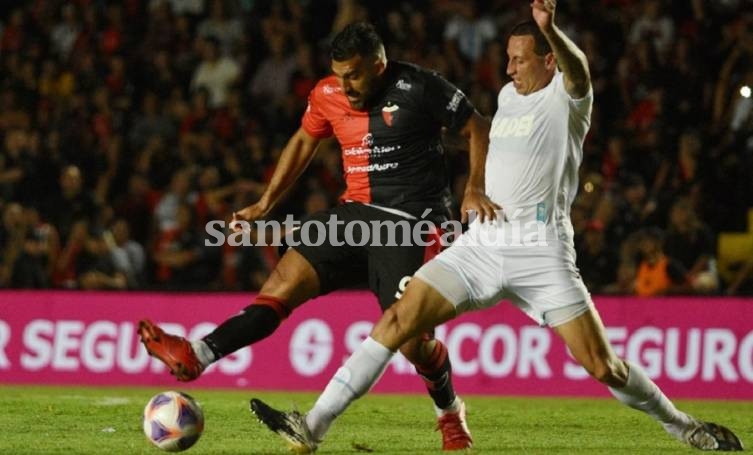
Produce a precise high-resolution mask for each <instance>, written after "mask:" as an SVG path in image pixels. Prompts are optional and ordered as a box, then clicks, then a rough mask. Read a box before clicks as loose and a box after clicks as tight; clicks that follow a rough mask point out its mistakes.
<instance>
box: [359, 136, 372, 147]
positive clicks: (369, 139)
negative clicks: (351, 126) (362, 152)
mask: <svg viewBox="0 0 753 455" xmlns="http://www.w3.org/2000/svg"><path fill="white" fill-rule="evenodd" d="M361 145H362V146H364V147H371V146H372V145H374V135H373V134H371V133H367V134H366V135H365V136H364V137H363V139H361Z"/></svg>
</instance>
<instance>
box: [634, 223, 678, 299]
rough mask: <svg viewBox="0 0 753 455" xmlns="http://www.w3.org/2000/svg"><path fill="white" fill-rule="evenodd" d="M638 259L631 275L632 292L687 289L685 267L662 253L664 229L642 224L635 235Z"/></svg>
mask: <svg viewBox="0 0 753 455" xmlns="http://www.w3.org/2000/svg"><path fill="white" fill-rule="evenodd" d="M638 249H639V251H640V254H641V257H642V259H641V261H640V263H639V264H638V271H637V273H636V276H635V293H636V295H639V296H641V297H646V296H652V295H667V294H683V293H688V292H689V291H690V286H689V285H688V281H687V270H685V268H684V267H683V266H682V264H681V263H680V262H679V261H677V260H676V259H674V258H672V257H669V256H667V255H666V254H665V253H664V233H663V232H662V231H661V230H660V229H658V228H645V229H644V230H642V231H641V233H640V235H639V238H638Z"/></svg>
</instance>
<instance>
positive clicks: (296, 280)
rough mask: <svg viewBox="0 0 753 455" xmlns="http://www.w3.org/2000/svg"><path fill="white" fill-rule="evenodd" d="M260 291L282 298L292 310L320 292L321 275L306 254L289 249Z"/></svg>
mask: <svg viewBox="0 0 753 455" xmlns="http://www.w3.org/2000/svg"><path fill="white" fill-rule="evenodd" d="M259 293H260V294H263V295H268V296H272V297H276V298H278V299H280V300H281V301H283V302H284V303H285V306H286V307H288V308H289V309H291V310H292V309H294V308H296V307H298V306H300V305H301V304H302V303H303V302H305V301H306V300H309V299H311V298H313V297H316V296H317V295H318V294H319V277H318V276H317V274H316V270H314V267H313V265H312V264H311V263H310V262H309V261H308V260H307V259H306V258H305V257H304V256H302V255H301V254H300V253H299V252H298V251H296V250H294V249H288V250H287V251H286V252H285V254H283V256H282V258H280V261H279V262H278V263H277V265H276V266H275V268H274V270H272V273H270V274H269V277H268V278H267V280H266V281H265V282H264V284H263V285H262V287H261V290H260V291H259Z"/></svg>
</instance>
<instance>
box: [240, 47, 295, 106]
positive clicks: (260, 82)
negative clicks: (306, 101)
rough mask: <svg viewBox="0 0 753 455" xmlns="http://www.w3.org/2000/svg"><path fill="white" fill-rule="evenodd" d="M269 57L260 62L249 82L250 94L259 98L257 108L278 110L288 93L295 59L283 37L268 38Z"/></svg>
mask: <svg viewBox="0 0 753 455" xmlns="http://www.w3.org/2000/svg"><path fill="white" fill-rule="evenodd" d="M268 45H269V56H268V57H267V58H266V59H264V61H262V62H261V65H259V69H258V70H257V71H256V75H255V76H254V78H253V80H252V81H251V93H252V94H253V95H254V96H255V97H258V98H259V107H260V108H262V109H264V108H265V107H266V109H270V108H271V109H274V108H279V107H281V106H282V105H283V103H284V101H285V99H286V97H287V96H288V94H289V93H290V81H291V78H292V76H293V72H294V71H295V69H296V57H295V56H294V55H290V54H289V53H288V52H287V49H286V42H285V36H284V35H282V36H280V35H278V36H272V37H270V38H269V43H268Z"/></svg>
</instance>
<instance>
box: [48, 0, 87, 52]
mask: <svg viewBox="0 0 753 455" xmlns="http://www.w3.org/2000/svg"><path fill="white" fill-rule="evenodd" d="M76 16H77V12H76V6H75V4H73V3H68V4H65V5H63V6H62V7H61V8H60V22H58V23H57V24H56V25H55V26H54V27H53V29H52V33H51V34H50V38H51V42H52V45H53V48H54V50H55V52H57V54H58V56H59V57H60V58H61V60H62V61H66V60H67V59H68V57H69V56H70V55H71V51H72V50H73V46H74V45H75V44H76V40H78V37H79V33H81V25H80V24H79V22H78V18H77V17H76Z"/></svg>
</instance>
